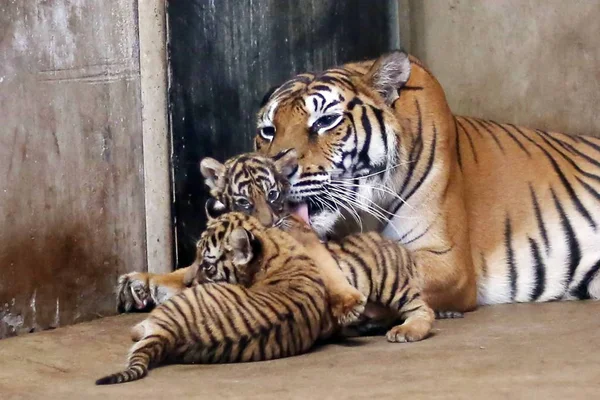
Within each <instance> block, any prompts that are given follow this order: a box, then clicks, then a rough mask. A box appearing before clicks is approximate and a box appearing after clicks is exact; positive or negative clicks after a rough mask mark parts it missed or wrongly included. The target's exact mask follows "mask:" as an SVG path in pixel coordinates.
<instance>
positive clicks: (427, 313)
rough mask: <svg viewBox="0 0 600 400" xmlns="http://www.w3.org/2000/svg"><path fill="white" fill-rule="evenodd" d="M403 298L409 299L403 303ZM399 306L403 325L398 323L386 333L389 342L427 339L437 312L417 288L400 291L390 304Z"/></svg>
mask: <svg viewBox="0 0 600 400" xmlns="http://www.w3.org/2000/svg"><path fill="white" fill-rule="evenodd" d="M402 299H409V300H408V301H407V302H405V303H401V301H402ZM390 306H391V307H394V308H396V307H397V308H398V310H399V311H398V312H399V314H400V316H401V317H402V318H403V319H404V322H403V323H402V324H401V325H396V326H394V327H393V328H391V329H390V330H389V331H388V332H387V333H386V335H385V336H386V338H387V340H388V341H389V342H396V343H403V342H417V341H419V340H423V339H425V338H426V337H427V336H428V335H429V332H431V327H432V325H433V321H434V320H435V314H434V312H433V310H432V309H431V308H430V307H429V306H428V305H427V303H426V302H425V301H423V299H421V297H420V296H419V294H418V292H417V290H416V289H415V288H409V289H407V292H406V293H402V294H400V293H398V294H397V295H396V296H395V297H394V300H393V302H392V304H391V305H390Z"/></svg>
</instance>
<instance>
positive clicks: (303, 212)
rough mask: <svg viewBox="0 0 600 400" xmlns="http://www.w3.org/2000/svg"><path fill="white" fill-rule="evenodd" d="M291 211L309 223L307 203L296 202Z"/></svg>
mask: <svg viewBox="0 0 600 400" xmlns="http://www.w3.org/2000/svg"><path fill="white" fill-rule="evenodd" d="M293 213H294V214H295V215H297V216H299V217H300V218H302V220H303V221H304V222H306V224H307V225H310V217H309V215H308V204H306V203H301V204H298V206H296V208H295V209H294V211H293Z"/></svg>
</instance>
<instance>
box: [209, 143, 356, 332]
mask: <svg viewBox="0 0 600 400" xmlns="http://www.w3.org/2000/svg"><path fill="white" fill-rule="evenodd" d="M297 166H298V161H297V157H296V152H295V151H294V150H287V151H284V152H281V153H280V154H278V155H277V156H275V157H273V158H270V157H265V156H262V155H259V154H256V153H246V154H241V155H238V156H235V157H232V158H230V159H229V160H227V161H226V162H225V163H224V164H221V163H220V162H218V161H217V160H215V159H213V158H208V157H207V158H204V159H203V160H202V161H201V162H200V171H201V173H202V175H203V176H204V178H205V183H206V185H207V186H208V187H209V188H210V194H211V196H212V198H211V199H209V200H208V201H207V203H206V214H207V216H208V217H209V218H214V217H216V216H218V215H219V214H221V213H223V212H226V211H239V212H243V213H246V214H249V215H252V216H254V217H255V218H257V219H258V220H259V221H260V222H261V223H262V224H263V225H264V226H267V227H270V226H279V225H280V224H281V223H282V221H283V220H282V219H281V217H282V216H284V215H288V214H289V213H290V210H289V209H288V202H287V201H286V200H287V194H288V190H289V187H290V185H289V181H288V176H291V175H293V174H294V172H295V170H296V169H297ZM291 233H292V236H294V232H291ZM306 237H308V238H309V240H305V239H306ZM296 239H300V241H301V243H302V244H303V245H305V246H306V247H307V251H308V253H309V254H310V255H311V257H313V259H314V260H316V261H318V266H319V268H320V269H321V273H322V278H323V282H324V283H325V287H326V289H327V293H328V295H329V299H330V306H331V312H332V314H333V316H334V318H336V319H337V320H338V322H339V323H340V324H341V325H347V324H349V323H351V322H353V321H356V320H357V319H358V317H359V316H360V315H361V314H362V312H363V311H364V308H365V303H366V298H365V296H364V295H363V294H362V293H361V292H360V291H359V290H357V289H356V288H355V287H353V286H352V285H350V283H349V282H348V280H347V279H346V277H345V276H344V275H343V274H342V273H341V271H340V270H339V268H337V265H336V262H335V260H334V259H333V258H332V257H331V255H330V254H329V252H328V251H327V249H326V248H325V247H324V246H323V245H322V244H321V243H320V241H319V240H318V237H317V236H316V234H312V235H309V236H306V235H304V236H303V237H296Z"/></svg>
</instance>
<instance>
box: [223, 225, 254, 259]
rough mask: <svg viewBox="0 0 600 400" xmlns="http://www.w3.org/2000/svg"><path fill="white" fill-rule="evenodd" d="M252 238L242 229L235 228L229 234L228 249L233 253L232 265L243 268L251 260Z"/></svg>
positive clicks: (252, 255)
mask: <svg viewBox="0 0 600 400" xmlns="http://www.w3.org/2000/svg"><path fill="white" fill-rule="evenodd" d="M253 239H254V236H253V235H252V233H250V232H248V231H247V230H245V229H244V228H235V229H234V230H233V231H232V232H231V233H230V234H229V243H228V244H229V247H230V248H231V250H232V251H233V264H234V265H236V266H244V265H246V264H248V263H249V262H250V260H252V257H254V254H253V252H252V242H251V241H252V240H253Z"/></svg>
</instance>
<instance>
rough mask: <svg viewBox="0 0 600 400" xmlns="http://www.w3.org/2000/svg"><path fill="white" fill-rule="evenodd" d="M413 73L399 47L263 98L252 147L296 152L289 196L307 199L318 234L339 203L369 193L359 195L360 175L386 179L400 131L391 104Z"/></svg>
mask: <svg viewBox="0 0 600 400" xmlns="http://www.w3.org/2000/svg"><path fill="white" fill-rule="evenodd" d="M410 73H411V63H410V61H409V57H408V55H407V54H406V53H404V52H401V51H397V52H393V53H390V54H387V55H384V56H382V57H381V58H379V59H378V60H376V61H374V62H373V61H371V62H363V63H356V64H348V65H346V66H344V67H340V68H332V69H329V70H326V71H325V72H323V73H319V74H312V73H305V74H300V75H298V76H296V77H295V78H293V79H291V80H289V81H287V82H286V83H284V84H283V85H281V86H279V87H277V88H276V89H274V90H273V91H271V92H270V93H268V94H267V95H266V96H265V99H264V101H263V106H262V107H261V109H260V111H259V113H258V125H257V135H256V138H255V148H256V150H257V151H258V152H260V153H261V154H265V155H271V156H272V155H275V154H277V153H278V152H280V151H282V150H284V149H288V148H294V149H295V150H296V151H297V154H298V163H299V168H298V169H297V170H296V171H295V174H294V175H293V176H291V177H290V179H291V183H292V187H291V189H290V192H289V198H290V200H291V201H293V202H298V203H307V204H308V209H309V215H310V220H311V225H312V227H313V229H315V230H316V231H317V232H318V233H319V234H321V235H323V234H324V233H326V232H327V231H328V230H330V229H331V228H332V227H333V225H334V223H335V221H336V220H337V219H338V217H339V215H340V207H343V206H342V203H345V204H351V203H352V202H354V203H355V204H357V203H360V201H359V200H360V199H361V198H364V196H372V194H371V192H369V193H361V192H360V190H361V189H360V188H359V185H358V184H357V183H358V181H359V179H371V180H375V181H376V180H377V179H381V180H383V179H389V175H388V174H389V170H390V166H392V165H394V164H395V163H396V162H397V158H398V152H397V150H396V149H397V136H398V133H399V132H400V126H399V122H398V120H397V118H396V117H395V115H394V111H393V109H392V105H393V103H394V101H395V100H396V99H397V98H398V96H399V89H400V88H402V87H403V86H404V85H405V83H406V82H407V81H408V79H409V76H410ZM376 182H379V181H376Z"/></svg>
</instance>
